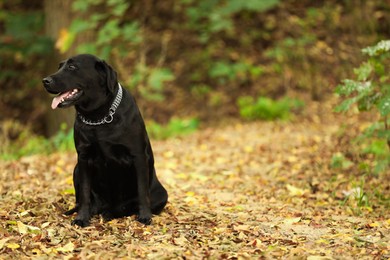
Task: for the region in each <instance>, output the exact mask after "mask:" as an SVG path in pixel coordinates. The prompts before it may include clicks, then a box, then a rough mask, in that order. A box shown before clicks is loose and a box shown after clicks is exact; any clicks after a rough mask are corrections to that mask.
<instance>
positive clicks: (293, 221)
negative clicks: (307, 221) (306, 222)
mask: <svg viewBox="0 0 390 260" xmlns="http://www.w3.org/2000/svg"><path fill="white" fill-rule="evenodd" d="M299 221H301V218H300V217H297V218H286V219H285V220H283V223H284V224H287V225H292V224H296V223H298V222H299Z"/></svg>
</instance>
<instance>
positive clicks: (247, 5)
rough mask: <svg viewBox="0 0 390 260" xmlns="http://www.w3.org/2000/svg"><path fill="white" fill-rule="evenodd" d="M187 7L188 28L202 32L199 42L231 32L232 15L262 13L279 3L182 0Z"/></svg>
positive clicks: (252, 0) (275, 0)
mask: <svg viewBox="0 0 390 260" xmlns="http://www.w3.org/2000/svg"><path fill="white" fill-rule="evenodd" d="M182 2H183V3H184V4H186V5H189V7H188V8H187V9H186V13H187V16H188V18H189V27H190V28H192V29H196V30H199V31H202V37H201V40H202V41H203V42H205V41H207V40H208V37H209V36H210V34H212V33H217V32H222V31H225V32H232V31H233V30H234V20H233V15H235V14H237V13H240V12H245V11H246V12H264V11H267V10H269V9H271V8H272V7H274V6H276V5H277V4H278V3H279V0H247V1H241V0H230V1H220V0H201V1H194V0H183V1H182Z"/></svg>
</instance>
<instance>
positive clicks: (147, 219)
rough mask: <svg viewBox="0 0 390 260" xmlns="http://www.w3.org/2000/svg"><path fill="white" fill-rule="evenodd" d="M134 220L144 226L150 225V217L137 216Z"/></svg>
mask: <svg viewBox="0 0 390 260" xmlns="http://www.w3.org/2000/svg"><path fill="white" fill-rule="evenodd" d="M136 220H137V221H138V222H140V223H142V224H144V225H150V224H151V223H152V216H140V215H139V216H137V218H136Z"/></svg>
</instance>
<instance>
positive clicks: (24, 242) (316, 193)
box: [0, 106, 390, 259]
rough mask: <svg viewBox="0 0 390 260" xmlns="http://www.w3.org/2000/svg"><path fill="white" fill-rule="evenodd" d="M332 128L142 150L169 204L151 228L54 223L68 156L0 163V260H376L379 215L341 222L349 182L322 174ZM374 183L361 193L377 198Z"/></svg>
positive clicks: (311, 120)
mask: <svg viewBox="0 0 390 260" xmlns="http://www.w3.org/2000/svg"><path fill="white" fill-rule="evenodd" d="M314 109H317V110H318V109H323V108H319V106H316V107H314ZM329 111H330V109H329ZM298 119H299V120H298ZM342 120H344V119H340V118H337V117H336V116H334V115H333V114H332V113H325V114H323V115H322V116H321V117H317V116H302V118H297V119H296V120H293V121H292V122H254V123H239V122H236V123H233V124H231V125H230V126H227V127H210V128H205V129H203V130H201V131H199V132H197V133H195V134H192V135H190V136H186V137H180V138H177V139H169V140H166V141H153V147H154V151H155V157H156V169H157V171H158V175H159V178H160V179H161V181H162V182H163V183H164V185H165V186H166V188H167V189H168V191H169V203H168V205H167V207H166V209H165V210H164V211H163V212H162V214H160V215H158V216H154V218H153V223H152V225H151V226H144V225H141V224H139V223H138V222H137V221H135V217H134V216H132V217H126V218H120V219H114V220H112V221H108V222H104V221H103V219H102V218H101V217H95V218H94V219H93V220H92V223H91V226H89V227H87V228H83V229H81V228H78V227H75V226H72V225H71V224H70V222H71V218H72V217H68V216H64V215H63V214H62V213H63V212H64V211H66V210H68V209H69V208H71V207H72V206H73V204H74V191H73V187H72V171H73V167H74V164H75V162H76V155H75V154H71V153H58V154H52V155H49V156H43V155H36V156H30V157H24V158H21V159H19V160H17V161H12V162H1V163H0V170H1V182H0V194H1V202H0V203H1V206H0V219H1V225H0V255H1V257H0V258H4V259H11V258H18V259H19V258H21V259H23V258H36V259H55V258H63V259H131V258H136V259H172V258H179V259H273V258H293V259H357V258H358V259H373V258H375V259H387V258H389V257H390V232H389V230H390V214H389V212H388V208H386V207H384V206H382V205H381V204H377V205H376V207H375V208H373V209H371V210H370V208H369V207H367V210H366V211H363V212H362V213H361V214H360V215H356V214H353V211H351V210H350V209H351V207H352V206H348V205H345V204H344V205H343V203H342V202H343V200H345V193H346V191H352V190H356V187H352V186H351V181H350V180H351V178H352V177H353V176H354V175H353V174H352V173H347V172H343V171H339V170H335V169H332V168H331V167H330V160H331V157H332V155H333V154H334V153H336V152H337V151H338V148H339V147H338V145H340V137H339V132H340V128H341V125H342V123H341V121H342ZM354 124H356V121H351V122H350V125H351V126H353V125H354ZM356 127H358V126H356ZM381 178H382V179H380V178H379V177H378V178H377V179H375V178H373V179H372V183H373V184H372V185H376V186H377V187H379V186H381V185H383V186H382V187H385V188H384V189H383V190H384V191H386V190H387V192H389V184H388V183H389V182H388V181H387V182H386V181H385V182H383V180H384V179H385V180H386V178H387V179H388V178H389V176H387V175H385V176H381ZM386 185H387V186H386ZM386 187H387V189H386ZM384 195H385V196H387V197H388V196H389V194H388V193H387V194H384Z"/></svg>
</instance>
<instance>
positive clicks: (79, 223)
mask: <svg viewBox="0 0 390 260" xmlns="http://www.w3.org/2000/svg"><path fill="white" fill-rule="evenodd" d="M72 225H75V226H79V227H86V226H89V220H87V219H78V218H75V219H74V220H73V221H72Z"/></svg>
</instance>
